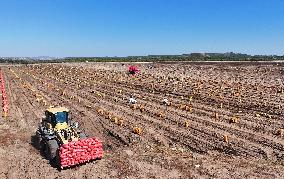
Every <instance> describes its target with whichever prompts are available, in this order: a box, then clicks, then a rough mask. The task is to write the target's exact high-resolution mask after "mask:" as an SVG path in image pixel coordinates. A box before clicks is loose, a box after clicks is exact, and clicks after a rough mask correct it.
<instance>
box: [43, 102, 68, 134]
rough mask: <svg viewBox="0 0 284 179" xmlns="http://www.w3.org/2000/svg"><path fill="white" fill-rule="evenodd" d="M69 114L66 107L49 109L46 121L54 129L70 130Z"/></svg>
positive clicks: (46, 112)
mask: <svg viewBox="0 0 284 179" xmlns="http://www.w3.org/2000/svg"><path fill="white" fill-rule="evenodd" d="M68 112H69V110H68V109H67V108H64V107H57V108H48V109H47V110H46V111H45V116H46V121H47V122H48V123H50V124H51V125H52V128H54V129H57V130H61V129H66V128H68Z"/></svg>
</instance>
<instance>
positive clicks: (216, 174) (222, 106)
mask: <svg viewBox="0 0 284 179" xmlns="http://www.w3.org/2000/svg"><path fill="white" fill-rule="evenodd" d="M129 65H130V64H128V63H58V64H35V65H15V66H13V65H3V66H1V70H2V73H3V76H4V79H5V82H6V93H7V98H8V102H9V112H8V117H7V118H1V120H0V178H40V177H44V178H99V177H100V178H232V177H234V178H245V177H248V178H250V177H252V178H256V177H257V178H283V177H284V172H283V171H284V165H283V164H284V163H283V159H284V140H283V139H284V123H283V121H284V110H283V109H284V84H283V81H284V76H283V74H284V64H283V63H280V62H279V63H278V62H275V63H256V62H255V63H247V62H246V63H242V62H239V63H221V62H220V63H196V62H195V63H140V64H139V63H135V65H137V66H138V67H139V69H140V70H141V73H140V74H138V75H136V76H132V75H128V74H127V68H128V66H129ZM130 95H134V96H135V97H136V99H137V101H138V102H137V104H136V105H130V104H129V103H128V100H129V97H130ZM165 98H166V99H168V101H169V105H165V104H163V100H164V99H165ZM49 106H65V107H67V108H69V109H70V111H71V116H72V119H73V120H74V121H78V122H79V124H80V125H81V126H82V128H83V129H85V132H86V133H87V134H89V136H94V137H97V138H99V139H101V140H102V141H103V144H104V150H105V155H104V158H103V159H101V160H97V161H94V162H91V163H87V164H85V165H82V166H78V167H74V168H71V169H67V170H63V171H58V170H57V169H56V168H53V167H52V166H51V165H50V164H49V163H48V161H47V160H46V159H44V158H43V156H42V155H41V154H40V152H39V151H38V150H37V149H35V147H34V146H33V136H34V134H35V131H36V129H37V126H38V123H39V122H40V120H41V118H42V116H43V115H44V110H45V109H46V108H48V107H49Z"/></svg>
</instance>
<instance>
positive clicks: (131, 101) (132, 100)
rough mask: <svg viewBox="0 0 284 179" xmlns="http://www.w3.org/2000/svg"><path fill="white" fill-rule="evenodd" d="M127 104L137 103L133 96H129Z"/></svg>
mask: <svg viewBox="0 0 284 179" xmlns="http://www.w3.org/2000/svg"><path fill="white" fill-rule="evenodd" d="M129 103H131V104H135V103H137V101H136V99H135V98H134V96H133V95H131V96H130V98H129Z"/></svg>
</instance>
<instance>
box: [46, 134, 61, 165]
mask: <svg viewBox="0 0 284 179" xmlns="http://www.w3.org/2000/svg"><path fill="white" fill-rule="evenodd" d="M58 148H59V145H58V143H57V141H56V140H55V139H51V140H47V141H45V147H44V154H45V157H46V158H47V159H48V160H49V161H50V163H52V164H55V165H56V166H57V165H58V163H59V162H58V161H59V156H58Z"/></svg>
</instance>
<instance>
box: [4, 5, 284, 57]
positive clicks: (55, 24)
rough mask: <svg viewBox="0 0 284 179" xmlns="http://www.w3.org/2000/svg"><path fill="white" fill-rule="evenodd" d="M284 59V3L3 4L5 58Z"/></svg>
mask: <svg viewBox="0 0 284 179" xmlns="http://www.w3.org/2000/svg"><path fill="white" fill-rule="evenodd" d="M229 51H234V52H241V53H248V54H278V55H284V1H283V0H0V56H127V55H148V54H182V53H191V52H229Z"/></svg>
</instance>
